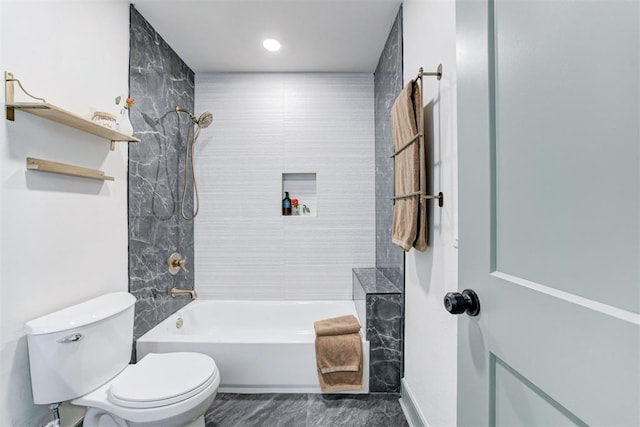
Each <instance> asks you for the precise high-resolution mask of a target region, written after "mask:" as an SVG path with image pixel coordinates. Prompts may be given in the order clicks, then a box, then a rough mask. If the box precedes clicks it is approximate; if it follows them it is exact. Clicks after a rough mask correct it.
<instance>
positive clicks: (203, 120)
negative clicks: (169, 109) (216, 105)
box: [176, 107, 213, 129]
mask: <svg viewBox="0 0 640 427" xmlns="http://www.w3.org/2000/svg"><path fill="white" fill-rule="evenodd" d="M176 113H185V114H188V115H189V118H190V119H191V122H193V124H194V125H198V127H199V128H201V129H204V128H206V127H208V126H209V125H210V124H211V123H213V114H211V113H210V112H208V111H205V112H204V113H202V114H201V115H200V117H198V118H196V116H194V115H193V113H192V112H190V111H187V110H185V109H183V108H180V107H176Z"/></svg>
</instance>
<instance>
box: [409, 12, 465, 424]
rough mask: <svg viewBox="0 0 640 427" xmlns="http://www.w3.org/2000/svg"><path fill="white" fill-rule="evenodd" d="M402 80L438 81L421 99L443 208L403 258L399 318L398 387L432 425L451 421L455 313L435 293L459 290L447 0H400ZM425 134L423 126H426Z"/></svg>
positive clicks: (452, 41)
mask: <svg viewBox="0 0 640 427" xmlns="http://www.w3.org/2000/svg"><path fill="white" fill-rule="evenodd" d="M403 26H404V28H403V32H404V34H403V35H404V81H405V84H406V82H408V81H409V79H413V78H415V76H416V75H417V73H418V70H419V68H420V67H424V68H425V71H435V69H436V67H437V66H438V64H440V63H441V64H442V65H443V68H444V75H443V78H442V80H440V82H438V81H437V80H436V79H435V78H434V77H425V78H424V104H425V106H427V110H428V111H429V113H428V117H429V118H430V119H431V123H429V122H427V123H426V128H427V129H429V128H431V135H432V137H431V138H430V139H431V144H432V146H433V148H432V150H431V152H432V159H433V161H434V169H433V179H432V182H433V183H432V184H431V185H430V188H431V189H432V190H433V191H435V193H436V194H437V192H438V191H442V192H443V193H444V195H445V206H444V207H443V208H439V207H438V206H437V204H435V203H433V204H432V215H431V217H430V222H431V224H430V230H431V232H430V244H429V248H428V250H427V251H426V252H417V251H415V250H412V251H411V252H409V253H407V255H406V257H405V268H406V283H405V289H406V323H405V372H404V380H403V391H404V392H408V393H409V394H410V395H411V396H412V397H413V400H414V404H416V406H417V407H418V409H419V412H421V414H420V416H421V417H422V418H423V419H422V422H423V423H425V424H427V425H429V426H431V427H435V426H454V425H456V392H457V390H456V367H457V347H456V343H457V319H456V318H454V317H452V316H451V315H450V314H448V313H447V312H446V311H445V309H444V308H443V304H442V298H443V297H444V295H445V294H446V293H447V292H449V291H455V290H457V288H458V282H457V268H458V265H457V264H458V263H457V261H458V258H457V256H458V254H457V249H456V248H454V228H455V225H454V224H455V221H456V212H457V150H456V144H457V139H456V73H455V65H456V34H455V31H456V25H455V2H454V0H430V1H424V0H406V1H405V2H404V9H403ZM427 133H429V131H427Z"/></svg>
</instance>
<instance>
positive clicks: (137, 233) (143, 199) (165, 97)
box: [129, 6, 195, 339]
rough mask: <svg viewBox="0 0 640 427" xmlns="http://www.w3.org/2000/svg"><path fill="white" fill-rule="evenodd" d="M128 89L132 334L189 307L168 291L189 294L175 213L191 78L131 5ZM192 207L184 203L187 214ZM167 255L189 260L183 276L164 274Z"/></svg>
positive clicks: (183, 233) (182, 231)
mask: <svg viewBox="0 0 640 427" xmlns="http://www.w3.org/2000/svg"><path fill="white" fill-rule="evenodd" d="M130 11H131V13H130V57H129V91H130V97H132V98H134V99H135V105H134V106H133V108H132V109H131V110H130V114H129V117H130V120H131V124H132V125H133V129H134V135H135V136H137V137H138V138H140V139H141V142H139V143H137V144H129V291H130V292H131V293H132V294H133V295H134V296H135V297H136V299H137V303H136V311H135V324H134V325H135V326H134V336H135V338H136V339H137V338H138V337H140V336H141V335H143V334H144V333H145V332H147V331H148V330H149V329H151V328H153V327H154V326H155V325H157V324H158V323H160V322H161V321H162V320H164V319H166V318H167V317H168V316H169V315H171V314H172V313H174V312H175V311H176V310H178V309H179V308H181V307H182V306H184V305H186V304H187V303H188V302H189V301H190V300H189V299H188V297H184V296H183V297H178V298H171V297H170V296H169V290H170V289H171V288H172V287H174V286H175V287H178V288H185V289H193V287H194V277H193V271H194V265H193V261H194V256H193V241H194V240H193V222H192V221H185V220H183V219H182V217H181V215H180V197H181V196H182V185H183V179H184V178H183V176H184V150H185V137H186V132H187V126H188V123H189V122H188V120H189V119H188V117H187V116H186V115H185V114H181V115H180V116H178V114H177V113H176V112H175V107H176V106H179V107H181V108H184V109H187V110H189V111H193V106H194V77H195V76H194V73H193V71H192V70H191V69H190V68H189V67H188V66H187V65H186V64H185V63H184V62H183V61H182V60H181V59H180V57H178V55H177V54H176V53H175V52H174V51H173V50H172V49H171V47H170V46H169V45H168V44H167V43H166V42H165V41H164V40H163V39H162V37H161V36H160V35H159V34H158V33H157V32H156V31H155V30H154V29H153V27H152V26H151V25H150V24H149V23H148V22H147V21H146V20H145V19H144V17H143V16H142V15H141V14H140V13H139V12H138V11H137V10H136V9H135V8H134V7H133V6H131V9H130ZM192 209H193V197H192V196H188V197H187V207H186V209H185V212H191V211H192ZM172 252H179V253H180V254H181V255H183V256H186V258H187V266H186V267H187V269H188V270H189V272H188V273H186V272H184V271H180V272H178V274H176V275H175V276H173V275H171V274H169V271H168V265H167V259H168V258H169V255H171V253H172Z"/></svg>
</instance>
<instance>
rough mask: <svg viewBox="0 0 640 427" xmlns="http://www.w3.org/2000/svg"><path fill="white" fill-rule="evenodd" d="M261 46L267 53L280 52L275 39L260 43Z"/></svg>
mask: <svg viewBox="0 0 640 427" xmlns="http://www.w3.org/2000/svg"><path fill="white" fill-rule="evenodd" d="M262 46H264V48H265V49H267V50H268V51H269V52H277V51H279V50H280V42H279V41H278V40H276V39H265V40H264V41H263V42H262Z"/></svg>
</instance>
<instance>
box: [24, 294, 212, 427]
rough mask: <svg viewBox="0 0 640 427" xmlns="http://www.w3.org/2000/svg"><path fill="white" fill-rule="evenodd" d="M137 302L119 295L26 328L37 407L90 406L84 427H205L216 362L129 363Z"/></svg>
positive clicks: (189, 358) (166, 358) (193, 357)
mask: <svg viewBox="0 0 640 427" xmlns="http://www.w3.org/2000/svg"><path fill="white" fill-rule="evenodd" d="M135 302H136V299H135V298H134V297H133V296H132V295H131V294H129V293H127V292H114V293H110V294H106V295H103V296H101V297H98V298H94V299H92V300H89V301H86V302H83V303H81V304H77V305H74V306H72V307H69V308H66V309H64V310H60V311H57V312H55V313H51V314H48V315H46V316H43V317H40V318H38V319H34V320H31V321H29V322H27V323H26V325H25V329H26V333H27V343H28V347H29V364H30V370H31V386H32V391H33V401H34V403H35V404H38V405H43V404H54V403H60V402H65V401H71V403H72V404H74V405H79V406H85V407H86V408H87V413H86V415H85V418H84V421H83V425H84V427H151V426H153V427H204V425H205V423H204V413H205V412H206V410H207V409H208V408H209V406H211V404H212V403H213V399H214V398H215V396H216V393H217V391H218V386H219V385H220V375H219V373H218V368H217V366H216V364H215V361H214V360H213V359H212V358H211V357H209V356H207V355H204V354H200V353H192V352H176V353H161V354H156V353H150V354H148V355H146V356H145V357H143V358H142V359H141V360H140V361H138V363H136V364H133V365H130V364H129V360H130V358H131V349H132V343H133V314H134V305H135Z"/></svg>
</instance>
